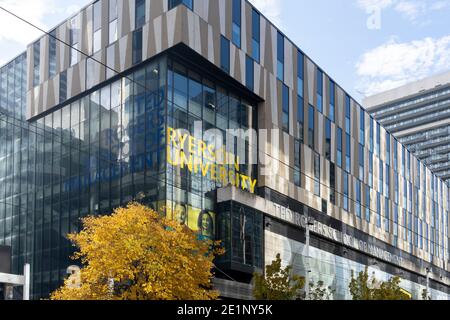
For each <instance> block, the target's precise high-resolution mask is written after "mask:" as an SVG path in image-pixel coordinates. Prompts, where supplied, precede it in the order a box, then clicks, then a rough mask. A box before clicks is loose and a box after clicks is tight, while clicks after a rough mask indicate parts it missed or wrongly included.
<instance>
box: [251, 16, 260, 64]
mask: <svg viewBox="0 0 450 320" xmlns="http://www.w3.org/2000/svg"><path fill="white" fill-rule="evenodd" d="M260 37H261V27H260V16H259V13H258V12H257V11H256V10H255V9H252V57H253V59H254V60H255V61H256V62H258V63H259V61H260V51H261V50H260Z"/></svg>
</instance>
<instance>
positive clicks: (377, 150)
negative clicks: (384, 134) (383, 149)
mask: <svg viewBox="0 0 450 320" xmlns="http://www.w3.org/2000/svg"><path fill="white" fill-rule="evenodd" d="M380 143H381V126H380V124H379V123H377V145H376V149H375V154H376V155H377V156H378V157H380Z"/></svg>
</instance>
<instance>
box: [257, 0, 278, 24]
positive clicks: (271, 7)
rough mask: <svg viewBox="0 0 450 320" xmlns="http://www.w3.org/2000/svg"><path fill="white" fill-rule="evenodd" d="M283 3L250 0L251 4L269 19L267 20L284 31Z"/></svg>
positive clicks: (267, 0) (270, 0) (273, 0)
mask: <svg viewBox="0 0 450 320" xmlns="http://www.w3.org/2000/svg"><path fill="white" fill-rule="evenodd" d="M281 1H282V0H250V2H251V3H252V4H253V5H254V6H255V7H256V8H257V9H258V10H259V11H261V12H262V14H264V15H265V16H266V17H267V19H269V20H270V21H271V22H272V23H274V24H275V25H276V26H277V27H279V28H281V29H282V28H283V26H282V23H281Z"/></svg>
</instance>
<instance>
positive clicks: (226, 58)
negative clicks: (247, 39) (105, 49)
mask: <svg viewBox="0 0 450 320" xmlns="http://www.w3.org/2000/svg"><path fill="white" fill-rule="evenodd" d="M220 67H221V68H222V70H224V71H225V72H226V73H230V40H228V39H227V38H225V37H224V36H221V38H220Z"/></svg>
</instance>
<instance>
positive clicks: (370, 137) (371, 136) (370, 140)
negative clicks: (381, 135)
mask: <svg viewBox="0 0 450 320" xmlns="http://www.w3.org/2000/svg"><path fill="white" fill-rule="evenodd" d="M369 122H370V128H369V130H370V131H369V143H370V145H369V150H370V152H373V130H374V128H373V122H374V120H373V118H372V117H371V118H370V121H369Z"/></svg>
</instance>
